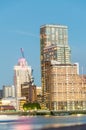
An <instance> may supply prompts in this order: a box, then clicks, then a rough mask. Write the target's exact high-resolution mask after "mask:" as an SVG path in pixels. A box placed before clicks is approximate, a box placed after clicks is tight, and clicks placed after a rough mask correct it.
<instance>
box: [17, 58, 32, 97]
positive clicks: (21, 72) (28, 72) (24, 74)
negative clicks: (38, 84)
mask: <svg viewBox="0 0 86 130" xmlns="http://www.w3.org/2000/svg"><path fill="white" fill-rule="evenodd" d="M31 80H32V69H31V66H28V64H27V61H26V59H25V58H20V59H19V60H18V64H17V65H15V66H14V86H15V88H16V97H17V98H20V97H21V85H22V84H24V83H29V82H30V81H31Z"/></svg>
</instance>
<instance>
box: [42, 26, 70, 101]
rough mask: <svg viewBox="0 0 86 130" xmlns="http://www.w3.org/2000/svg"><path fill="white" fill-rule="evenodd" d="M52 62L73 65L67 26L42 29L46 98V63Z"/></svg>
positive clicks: (43, 82) (43, 81)
mask: <svg viewBox="0 0 86 130" xmlns="http://www.w3.org/2000/svg"><path fill="white" fill-rule="evenodd" d="M51 60H55V61H57V62H58V63H60V64H71V50H70V47H69V45H68V27H67V26H63V25H53V24H52V25H43V26H41V27H40V61H41V82H42V92H43V97H44V98H45V96H46V86H47V82H46V67H45V66H46V65H45V62H46V61H51ZM43 100H45V99H43Z"/></svg>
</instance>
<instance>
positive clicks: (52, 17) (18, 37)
mask: <svg viewBox="0 0 86 130" xmlns="http://www.w3.org/2000/svg"><path fill="white" fill-rule="evenodd" d="M44 24H61V25H66V26H68V42H69V46H70V47H71V60H72V62H74V63H75V62H78V63H79V65H80V73H82V72H81V68H82V67H83V72H84V73H85V74H86V59H85V56H86V55H85V54H86V1H85V0H0V89H1V88H2V86H3V85H13V75H14V66H15V65H17V63H18V59H19V58H21V57H22V55H21V51H20V48H23V50H24V55H25V58H26V60H27V62H28V65H30V66H31V67H32V69H33V76H34V83H35V84H36V85H37V86H41V74H40V26H42V25H44Z"/></svg>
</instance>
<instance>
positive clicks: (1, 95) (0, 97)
mask: <svg viewBox="0 0 86 130" xmlns="http://www.w3.org/2000/svg"><path fill="white" fill-rule="evenodd" d="M2 98H3V90H2V89H1V90H0V99H2Z"/></svg>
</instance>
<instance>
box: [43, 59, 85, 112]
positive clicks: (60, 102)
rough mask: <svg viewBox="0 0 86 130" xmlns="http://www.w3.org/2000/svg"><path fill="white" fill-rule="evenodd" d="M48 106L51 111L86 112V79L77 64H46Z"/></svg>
mask: <svg viewBox="0 0 86 130" xmlns="http://www.w3.org/2000/svg"><path fill="white" fill-rule="evenodd" d="M45 66H46V72H45V73H46V77H45V80H46V83H47V84H46V105H47V108H49V109H50V110H67V111H70V110H86V94H85V93H86V77H85V76H83V77H82V76H80V75H78V73H77V64H58V63H55V62H53V61H51V62H50V61H49V62H48V61H47V62H45Z"/></svg>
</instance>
